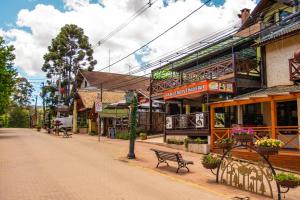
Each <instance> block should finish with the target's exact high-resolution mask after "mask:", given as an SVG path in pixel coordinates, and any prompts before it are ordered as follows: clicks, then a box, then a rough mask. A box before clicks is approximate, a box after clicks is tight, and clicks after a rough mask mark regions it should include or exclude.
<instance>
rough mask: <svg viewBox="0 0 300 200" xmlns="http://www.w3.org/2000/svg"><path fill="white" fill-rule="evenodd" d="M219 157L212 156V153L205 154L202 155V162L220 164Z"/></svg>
mask: <svg viewBox="0 0 300 200" xmlns="http://www.w3.org/2000/svg"><path fill="white" fill-rule="evenodd" d="M220 162H221V159H220V158H218V157H216V156H213V155H212V154H207V155H204V156H203V159H202V163H205V164H220Z"/></svg>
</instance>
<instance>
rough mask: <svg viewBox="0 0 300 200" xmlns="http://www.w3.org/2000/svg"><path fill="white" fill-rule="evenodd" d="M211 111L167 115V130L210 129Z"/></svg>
mask: <svg viewBox="0 0 300 200" xmlns="http://www.w3.org/2000/svg"><path fill="white" fill-rule="evenodd" d="M208 127H209V113H207V112H202V113H193V114H179V115H168V116H166V129H167V130H180V129H181V130H182V129H194V130H196V129H208Z"/></svg>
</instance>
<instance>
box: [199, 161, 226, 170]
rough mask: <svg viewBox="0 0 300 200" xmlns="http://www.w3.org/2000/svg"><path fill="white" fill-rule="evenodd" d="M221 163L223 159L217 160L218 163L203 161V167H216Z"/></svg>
mask: <svg viewBox="0 0 300 200" xmlns="http://www.w3.org/2000/svg"><path fill="white" fill-rule="evenodd" d="M220 164H221V161H219V162H216V163H205V162H202V165H203V167H204V168H206V169H216V168H217V167H219V165H220Z"/></svg>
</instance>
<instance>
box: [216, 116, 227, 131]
mask: <svg viewBox="0 0 300 200" xmlns="http://www.w3.org/2000/svg"><path fill="white" fill-rule="evenodd" d="M215 127H216V128H224V127H225V114H224V113H215Z"/></svg>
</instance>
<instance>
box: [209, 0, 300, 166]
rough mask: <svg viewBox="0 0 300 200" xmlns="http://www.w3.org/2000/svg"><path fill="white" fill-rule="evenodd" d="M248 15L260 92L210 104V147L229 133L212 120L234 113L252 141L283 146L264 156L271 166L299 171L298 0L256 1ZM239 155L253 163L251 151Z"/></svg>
mask: <svg viewBox="0 0 300 200" xmlns="http://www.w3.org/2000/svg"><path fill="white" fill-rule="evenodd" d="M251 15H252V16H257V18H254V17H252V18H249V20H248V21H247V22H246V24H247V23H248V24H251V23H256V22H257V21H259V23H260V26H261V28H260V34H259V38H258V39H257V40H256V43H255V46H256V47H258V48H259V49H260V52H261V58H262V60H261V63H262V73H261V74H262V88H261V89H260V90H257V91H254V92H250V93H246V94H243V95H238V96H236V97H234V98H233V99H231V100H226V101H220V102H215V103H211V104H210V109H211V110H210V116H211V117H210V124H211V143H212V144H213V143H214V141H216V140H217V139H218V138H224V137H228V136H230V135H231V130H230V126H226V127H223V128H219V127H218V121H216V118H215V117H213V116H215V115H216V113H224V112H226V110H228V109H229V110H231V109H235V110H236V112H235V118H236V119H237V120H236V121H235V123H237V124H241V125H242V126H251V127H252V128H253V129H254V134H255V138H256V139H259V138H262V137H269V138H276V139H280V140H281V141H282V142H284V147H283V150H282V151H281V152H280V153H279V155H277V156H272V157H271V158H270V159H271V161H272V162H273V163H274V165H277V166H280V167H285V168H290V169H293V170H298V171H300V153H299V150H300V135H299V126H300V85H299V80H300V79H299V77H300V76H299V75H300V71H299V69H300V12H299V5H298V1H285V3H281V2H273V1H267V0H261V1H260V2H259V4H258V5H257V7H256V8H255V9H254V10H253V12H252V13H251ZM249 112H251V113H252V114H249ZM253 119H254V120H253ZM249 120H250V121H251V123H250V124H249ZM225 124H226V119H225ZM236 154H238V153H237V152H236ZM239 155H240V156H242V157H244V158H251V159H255V157H253V156H252V154H251V152H244V154H239ZM285 161H287V162H285Z"/></svg>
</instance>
